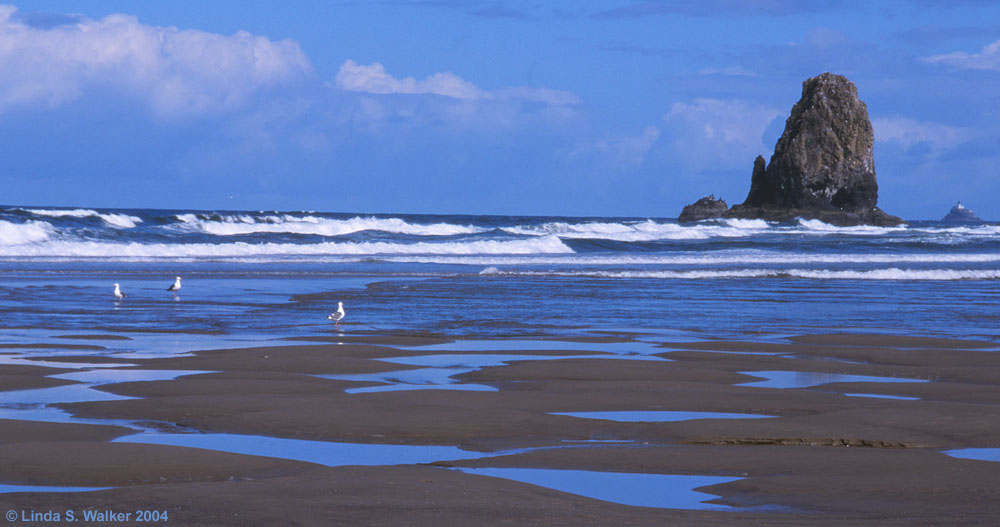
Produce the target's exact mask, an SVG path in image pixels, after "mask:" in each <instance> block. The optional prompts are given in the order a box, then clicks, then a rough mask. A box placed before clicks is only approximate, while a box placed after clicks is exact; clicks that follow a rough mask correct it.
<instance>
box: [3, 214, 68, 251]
mask: <svg viewBox="0 0 1000 527" xmlns="http://www.w3.org/2000/svg"><path fill="white" fill-rule="evenodd" d="M54 230H55V229H53V228H52V225H49V224H48V223H46V222H44V221H28V222H25V223H11V222H9V221H4V220H0V246H3V247H8V246H14V245H24V244H29V243H38V242H43V241H45V240H48V239H49V235H50V234H52V233H53V232H54ZM4 253H5V254H6V253H7V251H4Z"/></svg>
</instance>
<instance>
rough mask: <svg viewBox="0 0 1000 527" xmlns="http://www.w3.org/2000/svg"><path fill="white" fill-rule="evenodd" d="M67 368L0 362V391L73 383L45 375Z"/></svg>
mask: <svg viewBox="0 0 1000 527" xmlns="http://www.w3.org/2000/svg"><path fill="white" fill-rule="evenodd" d="M69 371H73V370H69V369H61V368H46V367H43V366H32V365H29V364H25V365H21V364H0V392H7V391H13V390H29V389H34V388H52V387H53V386H63V385H65V384H74V382H73V381H66V380H62V379H52V378H49V377H46V375H55V374H57V373H66V372H69Z"/></svg>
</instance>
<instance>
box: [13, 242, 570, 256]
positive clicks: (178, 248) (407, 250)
mask: <svg viewBox="0 0 1000 527" xmlns="http://www.w3.org/2000/svg"><path fill="white" fill-rule="evenodd" d="M572 252H573V250H572V249H570V248H569V247H567V246H566V245H565V244H563V243H562V242H561V241H560V240H559V238H557V237H555V236H547V237H543V238H532V239H527V240H507V241H489V240H485V241H470V242H438V243H429V242H419V243H411V244H405V243H390V242H357V243H355V242H343V243H336V242H326V243H315V244H292V243H261V244H254V243H245V242H235V243H219V244H212V243H188V244H165V243H153V244H141V243H127V244H126V243H108V242H95V241H51V242H48V243H42V244H32V245H19V246H16V247H14V248H11V249H6V250H5V251H4V253H3V256H6V257H52V258H62V257H65V258H81V257H82V258H108V259H129V260H134V259H144V258H145V259H177V258H205V257H207V258H241V257H260V256H269V257H283V256H338V255H380V254H388V255H391V254H451V255H461V254H470V255H471V254H557V253H572Z"/></svg>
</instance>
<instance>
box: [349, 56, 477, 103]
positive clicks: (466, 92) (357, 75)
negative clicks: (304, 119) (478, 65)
mask: <svg viewBox="0 0 1000 527" xmlns="http://www.w3.org/2000/svg"><path fill="white" fill-rule="evenodd" d="M335 80H336V83H337V86H339V87H340V88H342V89H344V90H347V91H356V92H365V93H379V94H389V93H409V94H416V93H430V94H434V95H443V96H445V97H454V98H456V99H479V98H481V97H482V96H483V91H482V90H480V89H479V88H477V87H476V86H475V85H474V84H472V83H471V82H467V81H465V80H463V79H462V78H461V77H459V76H458V75H455V74H453V73H448V72H445V73H435V74H434V75H431V76H430V77H427V78H426V79H424V80H422V81H418V80H417V79H414V78H413V77H406V78H404V79H397V78H395V77H393V76H392V75H389V74H388V73H386V71H385V66H383V65H381V64H379V63H378V62H376V63H374V64H372V65H371V66H362V65H360V64H357V63H355V62H354V61H353V60H350V59H348V60H347V61H345V62H344V63H343V64H341V66H340V71H338V72H337V78H336V79H335Z"/></svg>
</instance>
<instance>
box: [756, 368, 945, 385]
mask: <svg viewBox="0 0 1000 527" xmlns="http://www.w3.org/2000/svg"><path fill="white" fill-rule="evenodd" d="M740 373H742V374H744V375H751V376H754V377H764V378H765V380H763V381H750V382H743V383H739V384H738V386H754V387H757V388H810V387H812V386H819V385H821V384H828V383H833V382H927V381H926V380H925V379H906V378H901V377H874V376H870V375H847V374H843V373H825V372H812V371H741V372H740Z"/></svg>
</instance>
